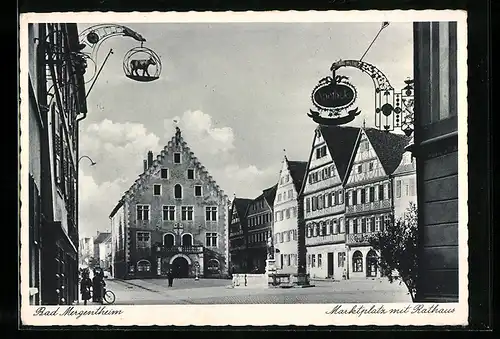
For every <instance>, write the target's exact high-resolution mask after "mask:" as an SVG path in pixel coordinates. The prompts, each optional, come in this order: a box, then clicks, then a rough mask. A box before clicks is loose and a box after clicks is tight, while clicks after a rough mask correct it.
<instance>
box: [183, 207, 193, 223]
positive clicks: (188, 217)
mask: <svg viewBox="0 0 500 339" xmlns="http://www.w3.org/2000/svg"><path fill="white" fill-rule="evenodd" d="M193 210H194V208H193V206H181V220H184V221H193V213H194V212H193Z"/></svg>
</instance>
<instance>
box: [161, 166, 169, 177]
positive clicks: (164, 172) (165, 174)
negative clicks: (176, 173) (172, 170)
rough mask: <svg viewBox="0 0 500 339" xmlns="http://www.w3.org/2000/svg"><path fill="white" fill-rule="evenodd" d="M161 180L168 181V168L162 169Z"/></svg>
mask: <svg viewBox="0 0 500 339" xmlns="http://www.w3.org/2000/svg"><path fill="white" fill-rule="evenodd" d="M161 178H162V179H168V168H162V169H161Z"/></svg>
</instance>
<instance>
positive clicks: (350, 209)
mask: <svg viewBox="0 0 500 339" xmlns="http://www.w3.org/2000/svg"><path fill="white" fill-rule="evenodd" d="M390 207H391V201H390V200H382V201H373V202H369V203H366V204H358V205H351V206H346V210H345V211H346V213H357V212H368V211H373V210H379V209H383V208H390Z"/></svg>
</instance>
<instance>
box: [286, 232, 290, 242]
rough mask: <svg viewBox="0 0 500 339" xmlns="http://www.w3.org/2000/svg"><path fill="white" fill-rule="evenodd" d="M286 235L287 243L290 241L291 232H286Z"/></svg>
mask: <svg viewBox="0 0 500 339" xmlns="http://www.w3.org/2000/svg"><path fill="white" fill-rule="evenodd" d="M285 233H286V240H285V241H286V242H289V241H290V232H285Z"/></svg>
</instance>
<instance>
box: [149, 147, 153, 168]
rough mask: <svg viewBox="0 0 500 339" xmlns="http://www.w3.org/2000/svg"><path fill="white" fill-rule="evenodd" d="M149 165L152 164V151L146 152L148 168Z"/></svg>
mask: <svg viewBox="0 0 500 339" xmlns="http://www.w3.org/2000/svg"><path fill="white" fill-rule="evenodd" d="M151 165H153V152H151V151H149V152H148V168H150V167H151Z"/></svg>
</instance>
